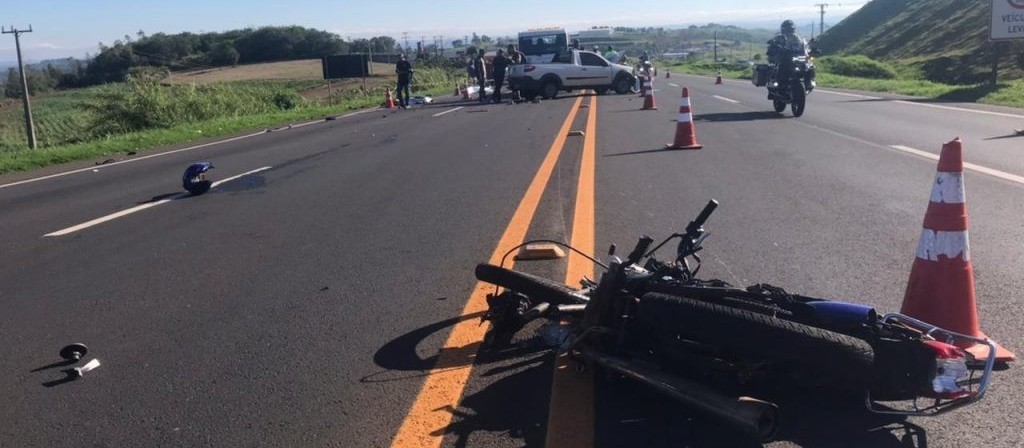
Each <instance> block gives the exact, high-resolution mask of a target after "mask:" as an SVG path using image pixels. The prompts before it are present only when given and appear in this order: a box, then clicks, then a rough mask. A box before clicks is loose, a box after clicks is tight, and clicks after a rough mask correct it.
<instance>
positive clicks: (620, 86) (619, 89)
mask: <svg viewBox="0 0 1024 448" xmlns="http://www.w3.org/2000/svg"><path fill="white" fill-rule="evenodd" d="M634 86H635V83H632V82H630V81H629V78H628V77H626V76H620V77H618V78H616V79H615V86H614V87H615V93H618V94H619V95H625V94H627V93H629V92H632V91H633V87H634Z"/></svg>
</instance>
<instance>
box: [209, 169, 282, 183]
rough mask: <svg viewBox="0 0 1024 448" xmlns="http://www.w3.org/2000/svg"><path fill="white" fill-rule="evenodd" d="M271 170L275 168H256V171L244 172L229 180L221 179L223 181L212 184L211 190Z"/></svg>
mask: <svg viewBox="0 0 1024 448" xmlns="http://www.w3.org/2000/svg"><path fill="white" fill-rule="evenodd" d="M271 168H273V167H272V166H265V167H262V168H256V169H254V170H250V171H246V172H244V173H242V174H236V175H234V176H231V177H229V178H226V179H221V180H218V181H216V182H213V183H211V184H210V188H217V187H218V186H220V185H223V184H226V183H228V182H231V181H233V180H235V179H238V178H240V177H245V176H248V175H250V174H256V173H258V172H260V171H266V170H269V169H271Z"/></svg>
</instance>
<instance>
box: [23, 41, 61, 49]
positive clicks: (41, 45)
mask: <svg viewBox="0 0 1024 448" xmlns="http://www.w3.org/2000/svg"><path fill="white" fill-rule="evenodd" d="M29 48H47V49H50V50H60V49H61V47H59V46H57V45H54V44H51V43H48V42H43V43H41V44H34V45H30V46H29Z"/></svg>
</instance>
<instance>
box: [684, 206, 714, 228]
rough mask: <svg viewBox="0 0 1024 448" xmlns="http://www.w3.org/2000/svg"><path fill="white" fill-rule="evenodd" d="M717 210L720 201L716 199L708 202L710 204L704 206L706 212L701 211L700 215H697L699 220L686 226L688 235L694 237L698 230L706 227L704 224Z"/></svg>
mask: <svg viewBox="0 0 1024 448" xmlns="http://www.w3.org/2000/svg"><path fill="white" fill-rule="evenodd" d="M716 208H718V201H716V200H714V199H712V200H710V201H708V204H707V205H705V206H704V210H701V211H700V215H697V219H695V220H693V221H691V222H690V225H688V226H686V233H687V234H688V235H691V236H693V235H694V234H695V233H696V232H697V229H700V228H701V227H703V226H704V223H705V222H706V221H707V220H708V218H710V217H711V214H712V213H714V211H715V209H716Z"/></svg>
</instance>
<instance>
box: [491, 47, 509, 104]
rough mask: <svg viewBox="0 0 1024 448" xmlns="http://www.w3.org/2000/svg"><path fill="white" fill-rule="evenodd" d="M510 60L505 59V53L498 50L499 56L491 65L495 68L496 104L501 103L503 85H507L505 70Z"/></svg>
mask: <svg viewBox="0 0 1024 448" xmlns="http://www.w3.org/2000/svg"><path fill="white" fill-rule="evenodd" d="M510 62H511V61H509V59H508V58H506V57H505V51H504V50H502V49H500V48H499V49H498V55H497V56H495V57H494V62H493V63H492V64H491V65H492V66H494V102H495V103H500V102H501V85H502V84H504V83H505V69H506V68H508V66H509V63H510Z"/></svg>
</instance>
